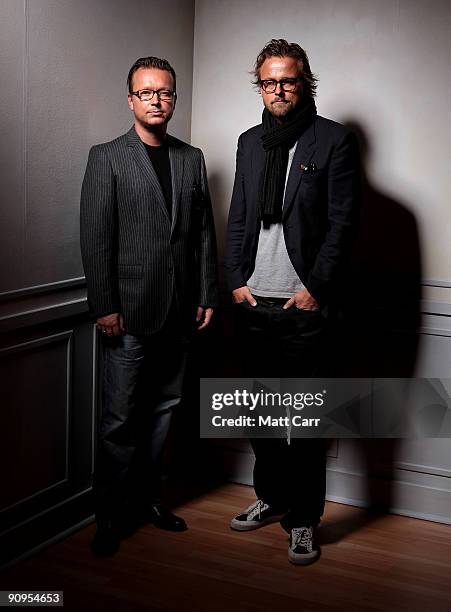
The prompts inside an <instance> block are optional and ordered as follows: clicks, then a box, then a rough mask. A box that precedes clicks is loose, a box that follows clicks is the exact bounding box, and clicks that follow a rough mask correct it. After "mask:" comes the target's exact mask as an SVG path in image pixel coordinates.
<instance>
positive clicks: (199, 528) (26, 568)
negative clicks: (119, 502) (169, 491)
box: [0, 484, 451, 612]
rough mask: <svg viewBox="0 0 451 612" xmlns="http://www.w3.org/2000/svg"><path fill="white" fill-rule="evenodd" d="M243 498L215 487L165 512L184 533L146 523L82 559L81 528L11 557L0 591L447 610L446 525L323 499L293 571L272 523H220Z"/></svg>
mask: <svg viewBox="0 0 451 612" xmlns="http://www.w3.org/2000/svg"><path fill="white" fill-rule="evenodd" d="M252 500H253V491H252V489H251V488H250V487H246V486H241V485H233V484H228V485H223V486H221V487H219V488H217V489H215V490H214V491H211V492H209V493H208V494H206V495H202V496H199V497H197V498H193V499H191V500H189V501H187V502H185V503H183V504H182V505H181V506H180V507H178V508H177V512H179V513H180V514H181V515H182V516H183V517H184V518H185V519H186V520H187V522H188V524H189V527H190V528H189V530H188V531H186V532H184V533H169V532H162V531H160V530H158V529H156V528H155V527H153V526H151V525H146V526H144V527H143V528H141V529H140V530H139V531H138V532H137V533H136V534H134V535H133V537H131V538H129V539H127V540H125V541H124V542H122V545H121V549H120V551H119V553H118V554H117V555H116V556H115V557H113V558H111V559H103V560H102V559H96V558H95V557H93V556H92V555H91V553H90V551H89V543H90V541H91V538H92V536H93V534H94V525H91V526H89V527H87V528H85V529H83V530H81V531H79V532H78V533H76V534H74V535H72V536H71V537H69V538H67V539H66V540H64V541H63V542H60V543H58V544H56V545H53V546H51V547H49V548H47V549H45V550H43V551H41V552H40V553H39V554H37V555H35V556H34V557H32V558H30V559H28V560H26V561H23V562H21V563H18V564H16V565H15V566H14V567H12V568H11V569H10V570H8V571H7V572H6V573H4V574H3V576H2V577H1V578H0V588H1V589H3V590H7V589H22V590H33V589H36V590H46V589H53V590H63V591H64V599H65V605H64V609H65V610H77V611H82V612H83V611H84V610H85V611H86V612H90V611H91V610H99V611H103V610H109V611H111V610H115V611H116V610H118V611H121V610H124V611H130V612H135V611H136V612H140V611H143V610H161V611H165V610H181V611H183V610H196V611H197V610H199V611H204V610H205V611H208V612H210V611H218V612H226V611H227V612H229V611H232V612H242V611H243V612H247V611H249V612H254V611H255V612H256V611H257V610H258V611H260V612H261V611H266V610H272V611H279V610H280V611H285V610H290V611H293V610H296V611H299V610H301V611H305V612H310V611H322V610H331V611H334V610H357V611H366V610H367V611H375V610H380V611H393V612H395V611H396V612H402V611H406V612H416V611H418V612H419V611H420V610H421V611H422V612H424V611H429V610H434V612H442V611H443V612H445V611H446V612H449V611H450V610H451V527H450V526H448V525H440V524H437V523H430V522H426V521H421V520H417V519H412V518H406V517H400V516H394V515H386V516H367V515H366V513H365V511H363V510H361V509H357V508H352V507H350V506H344V505H340V504H335V503H328V504H327V507H326V513H325V517H324V520H323V522H322V524H321V528H320V530H319V536H320V542H321V549H322V555H321V559H320V560H319V561H318V562H317V563H315V564H314V565H312V566H309V567H296V566H293V565H291V564H289V563H288V561H287V547H288V537H287V534H286V533H285V532H284V531H283V530H282V529H281V527H280V526H279V525H270V526H268V527H265V528H263V529H260V530H257V531H254V532H248V533H238V532H234V531H232V530H230V528H229V527H228V523H229V520H230V518H231V517H232V516H233V515H234V514H236V513H238V512H239V511H240V510H242V509H243V508H244V507H245V506H247V505H248V504H249V503H250V502H251V501H252Z"/></svg>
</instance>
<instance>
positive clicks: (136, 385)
mask: <svg viewBox="0 0 451 612" xmlns="http://www.w3.org/2000/svg"><path fill="white" fill-rule="evenodd" d="M171 319H172V317H171ZM103 342H104V379H103V406H102V418H101V422H100V428H99V436H98V447H97V463H96V469H95V474H94V493H95V500H96V516H97V519H98V520H100V521H101V520H102V519H106V520H108V519H109V518H111V517H114V515H115V514H116V513H117V512H120V509H121V508H122V507H123V505H124V504H125V503H127V502H128V501H132V502H133V503H134V504H135V503H137V504H144V505H145V504H150V503H157V502H159V500H160V495H161V480H162V459H163V451H164V444H165V441H166V438H167V434H168V431H169V426H170V422H171V416H172V411H173V409H174V408H175V407H176V406H178V405H179V404H180V402H181V398H182V387H183V378H184V372H185V366H186V358H187V347H188V341H187V340H186V339H185V338H184V337H183V336H181V335H180V334H179V333H177V331H175V330H174V329H173V328H172V327H171V325H170V322H168V323H167V324H165V326H164V327H163V329H162V330H160V331H159V332H157V333H155V334H152V335H151V336H133V335H131V334H125V335H123V336H118V337H115V338H103Z"/></svg>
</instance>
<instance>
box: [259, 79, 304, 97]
mask: <svg viewBox="0 0 451 612" xmlns="http://www.w3.org/2000/svg"><path fill="white" fill-rule="evenodd" d="M299 81H302V79H301V78H300V77H299V78H297V79H280V81H275V80H274V79H265V80H264V81H260V82H259V85H260V87H261V88H262V89H263V91H264V92H265V93H274V92H275V91H276V89H277V85H280V89H281V91H286V92H287V93H290V92H292V91H294V90H295V89H296V87H297V84H298V83H299Z"/></svg>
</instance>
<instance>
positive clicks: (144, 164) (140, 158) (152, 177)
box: [127, 127, 172, 221]
mask: <svg viewBox="0 0 451 612" xmlns="http://www.w3.org/2000/svg"><path fill="white" fill-rule="evenodd" d="M127 145H128V146H129V147H131V148H132V149H133V157H134V158H135V161H136V163H137V164H138V166H139V167H140V169H141V171H142V173H143V175H144V176H145V177H146V179H147V180H148V181H149V183H150V186H151V188H152V192H153V194H154V195H155V200H156V201H157V202H158V204H159V206H161V208H162V210H163V212H164V214H165V215H166V217H167V219H168V221H169V215H168V211H167V208H166V203H165V201H164V195H163V191H162V189H161V185H160V181H159V180H158V177H157V175H156V173H155V170H154V168H153V166H152V163H151V161H150V159H149V155H148V154H147V151H146V147H145V146H144V143H143V142H142V140H141V138H140V137H139V136H138V134H137V133H136V130H135V128H134V127H132V128H131V130H129V132H128V133H127ZM171 170H172V168H171Z"/></svg>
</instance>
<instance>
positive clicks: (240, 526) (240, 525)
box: [230, 514, 285, 531]
mask: <svg viewBox="0 0 451 612" xmlns="http://www.w3.org/2000/svg"><path fill="white" fill-rule="evenodd" d="M283 516H285V514H275V515H274V516H268V518H265V519H263V520H262V521H258V523H256V522H255V523H253V524H251V525H250V524H249V523H251V521H237V520H236V519H233V520H232V521H231V522H230V527H231V529H234V530H235V531H254V529H260V527H264V526H265V525H270V524H271V523H278V522H279V521H280V519H281V518H282V517H283Z"/></svg>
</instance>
